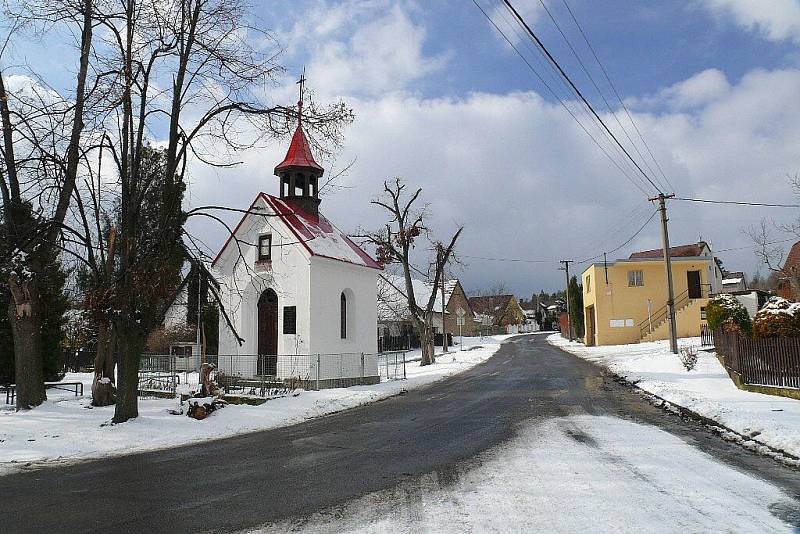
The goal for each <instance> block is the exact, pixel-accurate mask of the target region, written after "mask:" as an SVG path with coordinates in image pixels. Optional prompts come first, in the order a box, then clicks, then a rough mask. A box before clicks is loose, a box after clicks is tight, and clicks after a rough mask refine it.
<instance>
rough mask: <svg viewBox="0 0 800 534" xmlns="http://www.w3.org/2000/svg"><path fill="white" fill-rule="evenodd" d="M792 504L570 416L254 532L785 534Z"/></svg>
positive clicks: (609, 423)
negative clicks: (451, 468) (443, 469)
mask: <svg viewBox="0 0 800 534" xmlns="http://www.w3.org/2000/svg"><path fill="white" fill-rule="evenodd" d="M653 444H658V446H657V447H654V446H653ZM454 479H455V480H454ZM797 507H798V502H797V501H796V500H794V499H792V498H791V497H790V496H788V495H786V494H785V493H783V492H782V491H781V490H780V489H778V488H776V487H775V486H772V485H770V484H769V483H767V482H764V481H762V480H760V479H758V478H754V477H752V476H750V475H747V474H745V473H742V472H740V471H738V470H736V469H734V468H731V467H729V466H727V465H725V464H724V463H721V462H718V461H717V460H715V459H714V458H713V457H711V456H708V455H707V454H705V453H703V452H701V451H699V450H698V449H696V448H693V447H692V446H690V445H689V444H687V443H685V442H684V441H683V440H681V439H680V438H677V437H675V436H673V435H671V434H669V433H667V432H665V431H662V430H659V429H658V428H655V427H652V426H647V425H640V424H637V423H633V422H630V421H625V420H622V419H617V418H613V417H597V416H588V415H579V416H573V417H567V418H562V419H551V420H548V421H546V422H544V423H541V424H539V425H534V424H531V425H530V426H528V427H527V428H525V429H524V430H523V431H522V432H521V433H520V435H519V436H518V437H516V438H514V439H513V440H511V441H509V442H507V443H506V444H504V445H501V446H499V447H497V448H495V449H492V450H490V451H488V452H487V453H485V454H483V455H481V456H480V457H478V458H477V459H475V460H473V461H472V462H470V464H468V465H467V466H465V467H464V469H463V470H461V471H460V472H458V473H457V474H456V475H453V474H451V473H442V474H441V476H440V475H439V474H437V473H433V474H431V475H426V476H424V477H422V478H421V479H416V480H409V481H407V482H404V483H402V484H400V485H399V486H398V487H396V488H393V489H391V490H386V491H382V492H377V493H373V494H370V495H366V496H364V497H362V498H359V499H356V500H355V501H351V502H349V503H347V504H346V505H345V506H344V507H341V508H336V509H332V510H327V511H325V512H321V513H317V514H314V515H313V516H312V517H310V518H303V519H296V520H290V521H287V522H283V523H280V524H274V525H268V526H266V527H264V528H262V529H260V530H258V531H259V532H288V531H306V532H369V533H381V532H386V533H392V532H650V533H660V532H792V531H793V530H792V527H793V526H795V527H796V526H798V525H800V515H799V514H798V512H797Z"/></svg>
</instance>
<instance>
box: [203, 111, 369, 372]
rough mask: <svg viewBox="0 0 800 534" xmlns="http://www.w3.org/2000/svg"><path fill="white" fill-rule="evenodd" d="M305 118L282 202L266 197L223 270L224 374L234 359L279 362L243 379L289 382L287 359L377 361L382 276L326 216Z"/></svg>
mask: <svg viewBox="0 0 800 534" xmlns="http://www.w3.org/2000/svg"><path fill="white" fill-rule="evenodd" d="M298 108H299V109H298V116H299V117H298V123H297V129H296V130H295V132H294V135H293V137H292V141H291V144H290V145H289V150H288V152H287V153H286V157H285V158H284V160H283V161H282V162H281V163H279V164H278V166H276V167H275V175H276V176H277V177H278V182H279V184H280V193H279V196H273V195H270V194H267V193H263V192H261V193H258V194H257V195H256V197H255V199H254V200H253V203H252V204H251V205H250V208H249V209H248V210H247V213H245V215H244V216H243V217H242V219H241V220H240V221H239V224H238V225H237V226H236V228H235V229H234V231H233V233H232V235H231V236H230V237H229V238H228V240H227V242H226V243H225V244H224V245H223V247H222V249H221V250H220V251H219V254H218V255H217V257H216V258H215V259H214V263H213V269H214V271H215V275H216V277H217V280H218V281H219V282H220V297H221V301H222V302H223V304H224V306H225V309H226V311H227V314H228V318H229V320H230V325H229V324H228V320H226V318H225V317H224V316H223V315H222V314H220V326H219V332H220V335H219V354H220V364H221V365H222V364H223V361H224V355H268V356H269V357H268V358H267V363H266V364H265V363H259V366H260V367H261V366H264V365H266V367H267V368H265V369H252V370H248V369H241V368H240V369H232V370H231V371H232V372H237V373H239V374H249V375H250V376H254V375H256V374H270V375H272V374H276V375H280V372H278V371H277V368H279V367H280V365H279V355H298V354H300V355H303V354H308V355H313V354H337V353H339V354H341V353H366V354H374V353H375V352H376V351H377V279H378V272H379V271H380V270H381V266H380V264H378V263H377V262H376V261H375V260H374V259H373V258H372V257H370V255H369V254H367V253H366V252H365V251H364V250H362V249H361V248H360V247H359V246H358V245H357V244H356V243H354V242H353V241H352V240H351V239H350V238H349V237H348V236H347V235H346V234H345V233H343V232H342V231H341V230H339V229H338V228H337V227H336V226H335V225H334V224H333V223H332V222H331V221H330V220H328V219H327V218H326V217H325V216H324V215H323V214H322V213H321V211H320V198H319V189H318V188H319V180H320V178H321V177H322V175H323V173H324V169H323V168H322V167H321V166H320V165H319V164H318V163H317V162H316V161H315V160H314V156H313V154H312V152H311V148H310V146H309V142H308V139H307V138H306V136H305V133H304V132H303V124H302V98H301V102H298ZM231 326H233V329H232V328H231ZM234 330H235V333H234ZM237 335H238V339H237ZM259 360H261V359H259ZM232 361H240V362H241V361H246V360H245V359H243V358H238V359H236V360H232ZM233 365H234V367H235V366H236V365H237V364H233ZM241 365H244V364H241V363H240V364H238V366H239V367H241ZM253 365H255V364H253Z"/></svg>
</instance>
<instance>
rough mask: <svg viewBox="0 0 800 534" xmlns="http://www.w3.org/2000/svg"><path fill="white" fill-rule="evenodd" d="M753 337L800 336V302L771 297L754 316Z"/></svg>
mask: <svg viewBox="0 0 800 534" xmlns="http://www.w3.org/2000/svg"><path fill="white" fill-rule="evenodd" d="M753 337H756V338H766V337H800V303H797V302H789V301H788V300H786V299H784V298H781V297H772V298H770V299H769V300H768V301H767V304H766V305H765V306H764V307H763V308H761V309H760V310H759V311H758V313H757V314H756V315H755V317H753Z"/></svg>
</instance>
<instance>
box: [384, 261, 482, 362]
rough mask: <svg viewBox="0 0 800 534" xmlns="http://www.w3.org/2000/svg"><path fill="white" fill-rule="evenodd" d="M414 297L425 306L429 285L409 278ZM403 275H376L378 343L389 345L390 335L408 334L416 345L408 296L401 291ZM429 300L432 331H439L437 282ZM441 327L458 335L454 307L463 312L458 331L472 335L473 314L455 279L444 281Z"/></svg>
mask: <svg viewBox="0 0 800 534" xmlns="http://www.w3.org/2000/svg"><path fill="white" fill-rule="evenodd" d="M412 283H413V285H414V298H415V299H416V301H417V304H418V305H419V306H421V307H423V308H424V307H425V306H426V304H427V302H428V299H429V298H430V296H431V291H433V290H434V288H433V286H432V285H431V284H430V283H428V282H426V281H423V280H418V279H416V278H415V279H412ZM405 291H406V290H405V279H404V278H403V277H402V276H399V275H391V274H384V275H381V276H380V277H379V278H378V337H379V341H381V345H383V346H385V347H390V346H391V345H392V344H393V343H394V341H392V340H391V338H397V337H409V338H411V346H418V344H419V341H418V339H417V334H416V332H415V331H414V327H413V324H412V322H411V315H410V313H409V311H408V298H407V297H406V294H405ZM435 291H436V295H435V300H434V304H433V312H434V315H433V327H434V331H435V333H436V334H439V335H440V334H441V333H442V297H441V286H439V287H438V288H436V289H435ZM444 298H445V307H444V330H445V331H446V332H447V333H448V334H450V335H451V336H453V335H458V334H459V326H458V310H459V309H461V310H463V312H464V325H463V326H462V327H461V329H460V332H461V333H462V334H463V335H465V336H473V335H475V314H474V313H473V312H472V307H471V306H470V304H469V301H468V299H467V295H466V293H464V288H463V287H462V286H461V282H460V281H459V280H458V279H455V278H454V279H451V280H447V281H445V283H444Z"/></svg>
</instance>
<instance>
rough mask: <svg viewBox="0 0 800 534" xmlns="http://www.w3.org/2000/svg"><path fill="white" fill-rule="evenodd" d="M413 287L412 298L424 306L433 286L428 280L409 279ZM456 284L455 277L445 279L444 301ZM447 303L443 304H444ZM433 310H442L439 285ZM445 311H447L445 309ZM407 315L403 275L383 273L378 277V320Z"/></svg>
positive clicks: (397, 318) (395, 319) (400, 317)
mask: <svg viewBox="0 0 800 534" xmlns="http://www.w3.org/2000/svg"><path fill="white" fill-rule="evenodd" d="M411 284H412V285H413V287H414V298H415V300H416V301H417V305H419V306H420V307H422V308H424V307H425V306H426V305H427V303H428V299H429V298H430V297H431V290H432V288H433V286H432V284H431V283H430V282H427V281H424V280H418V279H416V278H412V279H411ZM457 284H458V280H457V279H452V280H447V281H445V283H444V298H445V303H447V302H450V297H451V296H452V294H453V291H454V290H455V288H456V285H457ZM446 305H447V304H445V306H446ZM433 311H435V312H438V313H441V312H442V293H441V286H439V288H437V290H436V299H435V301H434V303H433ZM464 311H469V310H464ZM445 313H448V312H447V310H446V309H445ZM408 317H409V314H408V299H407V297H406V281H405V278H404V277H403V276H400V275H396V274H384V275H382V276H380V277H379V278H378V320H381V321H401V320H405V319H407V318H408Z"/></svg>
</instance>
